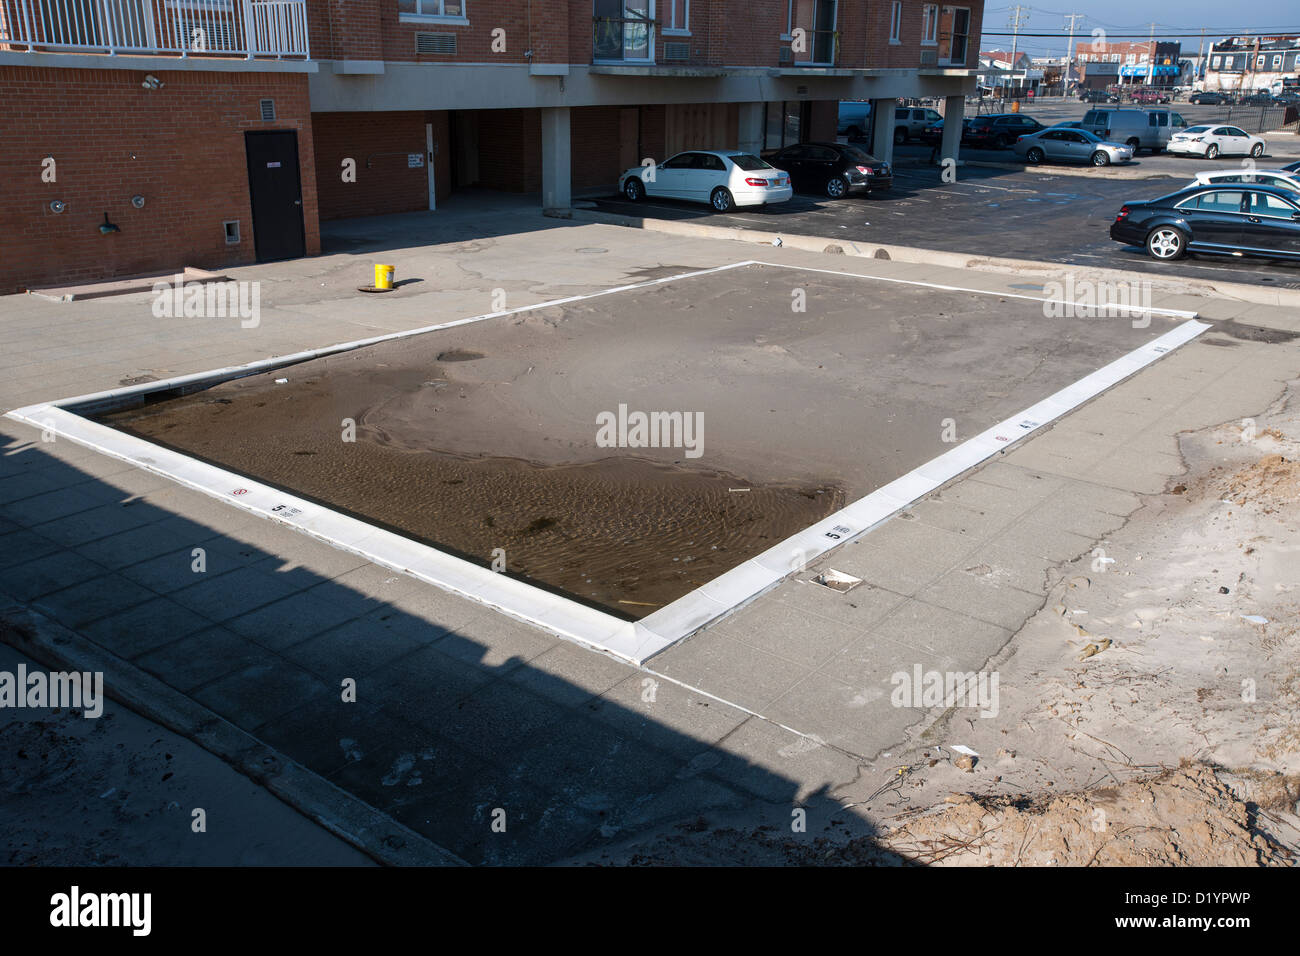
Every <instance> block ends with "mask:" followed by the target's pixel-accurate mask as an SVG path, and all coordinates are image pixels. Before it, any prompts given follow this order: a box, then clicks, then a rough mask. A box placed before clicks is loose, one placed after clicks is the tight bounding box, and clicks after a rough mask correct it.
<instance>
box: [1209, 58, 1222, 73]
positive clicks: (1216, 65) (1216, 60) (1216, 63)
mask: <svg viewBox="0 0 1300 956" xmlns="http://www.w3.org/2000/svg"><path fill="white" fill-rule="evenodd" d="M1221 59H1222V58H1221V57H1217V56H1212V57H1210V69H1211V70H1217V69H1218V68H1219V63H1220V62H1221Z"/></svg>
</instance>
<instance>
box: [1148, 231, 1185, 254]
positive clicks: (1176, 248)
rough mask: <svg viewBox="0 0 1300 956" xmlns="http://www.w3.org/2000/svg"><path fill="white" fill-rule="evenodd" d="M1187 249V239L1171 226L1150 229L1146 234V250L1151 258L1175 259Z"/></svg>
mask: <svg viewBox="0 0 1300 956" xmlns="http://www.w3.org/2000/svg"><path fill="white" fill-rule="evenodd" d="M1186 251H1187V239H1186V237H1184V236H1183V234H1182V233H1181V232H1179V231H1178V230H1177V229H1175V228H1173V227H1172V226H1161V227H1159V228H1158V229H1152V230H1151V234H1150V235H1148V236H1147V252H1148V253H1149V254H1150V256H1151V258H1153V259H1163V260H1166V261H1168V260H1172V259H1177V258H1179V257H1181V256H1182V255H1183V253H1185V252H1186Z"/></svg>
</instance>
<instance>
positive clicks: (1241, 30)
mask: <svg viewBox="0 0 1300 956" xmlns="http://www.w3.org/2000/svg"><path fill="white" fill-rule="evenodd" d="M1013 13H1014V3H1012V2H1008V0H986V6H985V8H984V39H983V42H982V43H981V44H980V49H981V50H1010V49H1011V37H1010V36H999V37H994V36H990V34H991V33H994V32H1005V33H1009V32H1010V31H1011V26H1010V24H1011V19H1012V16H1013ZM1067 13H1081V14H1083V19H1082V20H1079V21H1078V22H1077V26H1076V30H1075V44H1076V48H1077V44H1078V42H1079V38H1080V37H1083V38H1084V39H1085V40H1088V41H1091V39H1092V35H1093V33H1092V31H1093V30H1097V29H1101V30H1105V31H1106V32H1107V34H1117V33H1136V34H1141V38H1145V37H1147V36H1148V35H1149V34H1150V30H1151V23H1152V22H1153V21H1154V22H1155V23H1156V24H1157V26H1156V39H1157V40H1160V39H1169V40H1177V41H1178V42H1180V43H1182V44H1183V52H1184V53H1193V54H1194V53H1195V52H1196V51H1197V48H1198V47H1199V46H1200V31H1201V28H1202V27H1204V28H1206V34H1205V36H1206V48H1207V49H1208V47H1209V41H1210V40H1211V39H1216V40H1218V39H1222V38H1223V37H1225V36H1238V35H1241V34H1248V33H1252V32H1254V33H1259V32H1268V33H1296V34H1300V3H1297V2H1296V0H1252V2H1250V3H1236V4H1228V3H1224V2H1223V0H1178V2H1173V0H1076V2H1074V3H1071V2H1070V0H1046V3H1045V4H1044V5H1042V6H1038V5H1035V4H1033V3H1023V4H1021V26H1020V29H1021V33H1022V34H1033V33H1048V34H1051V36H1050V37H1033V36H1022V37H1021V39H1020V41H1019V44H1018V46H1017V49H1020V50H1024V51H1025V52H1027V53H1029V54H1030V55H1031V56H1064V55H1065V47H1066V43H1067V41H1068V38H1069V32H1068V27H1067V21H1066V19H1065V14H1067ZM1176 33H1190V34H1195V36H1186V37H1177V36H1164V35H1165V34H1176ZM1115 39H1126V38H1123V37H1115ZM1133 39H1138V37H1134V38H1133Z"/></svg>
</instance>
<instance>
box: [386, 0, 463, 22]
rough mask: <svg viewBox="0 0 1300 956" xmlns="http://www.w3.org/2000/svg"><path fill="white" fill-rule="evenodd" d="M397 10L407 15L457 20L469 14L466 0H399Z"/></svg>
mask: <svg viewBox="0 0 1300 956" xmlns="http://www.w3.org/2000/svg"><path fill="white" fill-rule="evenodd" d="M397 12H398V13H399V14H400V15H401V16H407V17H428V18H431V19H437V20H457V21H461V20H464V19H465V18H466V16H467V15H468V14H466V12H465V0H397Z"/></svg>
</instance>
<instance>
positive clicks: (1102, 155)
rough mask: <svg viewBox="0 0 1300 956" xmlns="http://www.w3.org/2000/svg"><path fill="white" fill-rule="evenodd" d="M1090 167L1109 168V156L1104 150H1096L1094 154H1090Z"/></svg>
mask: <svg viewBox="0 0 1300 956" xmlns="http://www.w3.org/2000/svg"><path fill="white" fill-rule="evenodd" d="M1092 165H1094V166H1109V165H1110V155H1109V154H1108V153H1107V152H1106V151H1105V150H1104V149H1099V150H1097V151H1096V152H1095V153H1093V154H1092Z"/></svg>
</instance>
